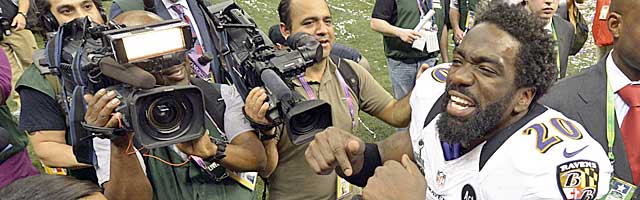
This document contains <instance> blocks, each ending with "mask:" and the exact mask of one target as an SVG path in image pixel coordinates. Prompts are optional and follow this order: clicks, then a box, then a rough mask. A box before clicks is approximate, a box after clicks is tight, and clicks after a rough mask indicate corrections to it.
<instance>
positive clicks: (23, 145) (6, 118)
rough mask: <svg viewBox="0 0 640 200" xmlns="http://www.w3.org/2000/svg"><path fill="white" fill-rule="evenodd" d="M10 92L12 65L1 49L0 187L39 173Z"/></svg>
mask: <svg viewBox="0 0 640 200" xmlns="http://www.w3.org/2000/svg"><path fill="white" fill-rule="evenodd" d="M10 93H11V66H10V64H9V59H8V58H7V56H5V54H4V51H3V50H2V49H0V188H2V187H4V186H6V185H8V184H10V183H11V182H13V181H15V180H18V179H21V178H24V177H27V176H32V175H36V174H38V173H39V172H38V170H37V169H36V168H35V167H33V165H32V164H31V159H30V158H29V153H28V152H27V134H26V133H25V132H22V131H19V130H18V124H17V123H16V120H15V118H14V117H13V116H12V115H11V114H10V112H9V108H8V107H7V105H6V104H5V102H6V100H7V97H9V94H10ZM0 196H2V195H0ZM3 199H4V196H3Z"/></svg>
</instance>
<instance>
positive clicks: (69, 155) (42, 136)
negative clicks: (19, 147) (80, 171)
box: [23, 104, 91, 168]
mask: <svg viewBox="0 0 640 200" xmlns="http://www.w3.org/2000/svg"><path fill="white" fill-rule="evenodd" d="M23 105H27V104H23ZM65 135H66V132H65V131H62V130H59V131H54V130H50V131H35V132H30V133H29V142H30V143H31V145H33V150H34V151H35V154H36V156H37V157H38V158H39V159H40V161H42V164H44V165H46V166H50V167H64V168H83V167H90V166H91V165H87V164H84V163H79V162H78V161H77V160H76V156H75V155H73V148H72V147H71V145H68V144H67V143H66V140H65Z"/></svg>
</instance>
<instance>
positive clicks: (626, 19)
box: [540, 0, 640, 199]
mask: <svg viewBox="0 0 640 200" xmlns="http://www.w3.org/2000/svg"><path fill="white" fill-rule="evenodd" d="M639 9H640V1H629V0H612V1H611V8H610V9H609V10H610V11H609V14H608V15H607V24H608V27H609V30H610V31H611V34H612V35H613V37H614V41H615V43H614V44H613V50H611V51H610V52H609V53H607V55H606V56H605V57H602V58H601V59H600V60H599V61H598V63H596V64H595V65H593V66H591V67H589V68H586V69H584V70H583V71H582V72H580V73H579V74H576V75H574V76H572V77H568V78H566V79H565V80H562V81H559V82H558V83H556V85H555V86H553V87H552V88H551V90H550V91H549V94H547V95H546V96H545V97H544V98H542V99H541V100H540V102H541V103H542V104H544V105H547V106H549V107H551V108H554V109H557V110H559V111H560V112H563V113H564V114H565V115H567V116H568V117H569V118H572V119H574V120H576V121H577V122H579V123H581V124H583V125H584V127H585V129H586V130H587V131H588V132H589V133H591V134H592V135H593V138H595V139H596V140H597V141H598V142H599V143H600V145H601V146H602V148H604V150H606V151H607V152H608V153H609V160H610V161H611V163H613V167H614V175H615V177H614V178H613V179H612V182H611V184H612V185H614V186H616V187H615V188H623V189H624V190H621V191H616V190H613V188H612V190H611V191H609V194H611V195H615V196H618V197H619V198H620V199H625V197H629V198H630V197H631V193H633V191H635V193H634V194H635V195H636V196H635V197H634V198H637V195H638V194H640V191H638V190H636V189H637V188H636V186H637V185H638V184H640V52H639V51H638V46H640V21H639V20H638V19H640V12H638V10H639ZM616 193H617V194H616ZM629 198H626V199H629Z"/></svg>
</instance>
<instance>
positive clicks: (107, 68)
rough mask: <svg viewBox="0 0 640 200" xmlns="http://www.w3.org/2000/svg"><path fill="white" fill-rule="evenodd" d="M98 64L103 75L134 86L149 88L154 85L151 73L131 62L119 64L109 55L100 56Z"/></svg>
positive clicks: (154, 79) (154, 81)
mask: <svg viewBox="0 0 640 200" xmlns="http://www.w3.org/2000/svg"><path fill="white" fill-rule="evenodd" d="M98 65H100V70H101V71H102V73H104V75H106V76H108V77H110V78H112V79H115V80H117V81H120V82H123V83H126V84H129V85H131V86H133V87H135V88H142V89H151V88H153V87H154V86H155V85H156V78H155V77H153V75H152V74H151V73H149V72H147V71H145V70H144V69H142V68H139V67H136V66H134V65H131V64H125V65H122V64H119V63H118V62H117V61H116V60H114V59H113V58H111V57H105V58H102V60H100V62H99V63H98Z"/></svg>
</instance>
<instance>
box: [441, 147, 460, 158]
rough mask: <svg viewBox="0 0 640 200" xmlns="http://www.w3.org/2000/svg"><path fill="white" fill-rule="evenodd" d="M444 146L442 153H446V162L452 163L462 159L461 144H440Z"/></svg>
mask: <svg viewBox="0 0 640 200" xmlns="http://www.w3.org/2000/svg"><path fill="white" fill-rule="evenodd" d="M440 143H441V144H442V152H444V160H446V161H450V160H453V159H457V158H459V157H460V144H459V143H456V144H453V145H451V144H449V143H448V142H440Z"/></svg>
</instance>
